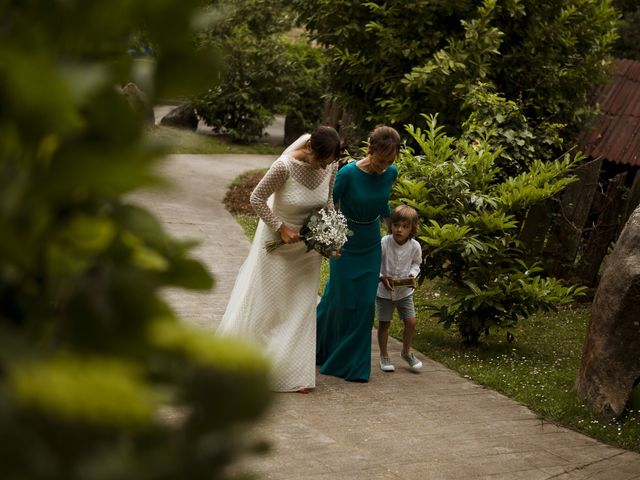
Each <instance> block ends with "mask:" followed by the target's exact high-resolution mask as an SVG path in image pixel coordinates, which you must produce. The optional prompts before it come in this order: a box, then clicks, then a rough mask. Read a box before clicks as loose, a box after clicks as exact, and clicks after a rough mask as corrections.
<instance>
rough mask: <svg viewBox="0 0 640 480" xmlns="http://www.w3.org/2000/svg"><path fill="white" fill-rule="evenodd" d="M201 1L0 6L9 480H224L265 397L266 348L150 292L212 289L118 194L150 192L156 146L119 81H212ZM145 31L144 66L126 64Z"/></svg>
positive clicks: (0, 205)
mask: <svg viewBox="0 0 640 480" xmlns="http://www.w3.org/2000/svg"><path fill="white" fill-rule="evenodd" d="M198 3H199V2H198V1H196V0H180V1H173V0H169V1H164V2H156V1H151V0H126V1H124V0H114V1H111V2H45V1H37V0H29V1H24V2H9V4H10V7H7V2H4V3H3V7H2V15H1V17H2V28H0V78H1V79H2V80H1V81H0V104H1V105H2V108H1V109H0V230H1V231H2V235H0V464H1V465H2V474H1V476H2V478H3V479H7V480H12V479H16V480H17V479H25V478H28V479H47V480H51V479H53V480H55V479H60V480H73V479H83V480H91V479H95V480H97V479H105V478H109V479H123V480H124V479H131V478H136V479H140V480H142V479H169V478H171V479H177V478H180V479H198V480H200V479H205V478H209V479H213V478H216V479H217V478H224V477H225V473H224V469H223V467H224V466H225V465H226V464H227V463H229V461H230V460H231V459H232V458H234V457H235V456H236V455H237V454H238V453H240V451H241V450H240V449H239V448H238V447H239V446H240V445H241V442H240V439H239V437H238V436H237V435H236V434H234V433H233V432H235V431H236V425H237V424H238V422H239V421H241V420H248V419H252V418H255V417H256V416H258V415H259V414H260V413H261V412H262V411H263V409H264V408H265V405H266V404H267V402H268V391H267V387H266V370H267V365H266V362H265V360H264V359H263V358H262V357H261V355H259V354H258V353H257V352H255V351H253V350H251V349H250V348H248V347H246V346H244V345H238V344H235V343H233V344H232V343H229V342H226V341H222V340H219V339H215V338H211V336H210V335H209V334H206V333H204V332H199V331H195V330H193V329H191V328H189V327H187V326H186V325H184V324H182V323H180V322H179V319H178V318H176V316H175V315H174V313H173V312H172V310H171V308H170V307H169V305H167V304H166V303H165V301H164V300H163V299H162V297H161V296H160V293H159V292H160V289H161V288H164V287H183V288H190V289H209V288H210V287H211V286H212V283H213V280H212V278H211V276H210V274H209V273H208V272H207V271H206V270H205V269H204V267H203V266H202V265H201V264H200V263H199V262H197V261H195V260H194V259H192V258H191V256H190V253H189V252H190V250H191V248H192V246H193V244H192V243H190V242H186V241H178V240H175V239H173V238H171V237H170V236H169V235H167V233H166V232H165V231H164V229H163V227H162V225H161V224H160V223H159V222H158V221H157V220H156V219H155V218H154V216H153V215H152V214H151V213H150V212H148V211H147V210H145V209H143V208H141V207H139V206H136V205H134V204H132V203H131V202H130V201H129V200H127V196H126V194H127V193H129V192H131V191H132V190H134V189H137V188H139V187H144V186H151V185H156V186H157V185H159V184H160V183H162V179H161V178H159V177H158V176H157V175H156V174H155V173H154V170H153V167H154V165H155V164H156V162H157V161H158V160H159V159H160V158H161V157H162V155H163V152H162V151H161V150H159V149H158V148H157V147H155V146H153V145H150V144H149V143H148V142H146V141H145V140H144V136H143V127H142V125H143V118H141V116H140V115H139V114H137V113H136V112H134V111H133V110H132V109H131V108H130V107H129V105H128V104H127V100H126V99H125V97H124V96H123V95H122V93H120V91H119V90H120V86H121V85H122V83H124V82H126V81H129V80H136V81H138V82H140V83H141V86H142V81H144V80H145V79H146V83H144V89H145V90H146V91H147V93H149V94H150V95H153V93H154V89H155V92H156V93H158V94H162V95H173V94H175V93H178V92H182V93H184V87H187V86H192V87H198V81H197V80H198V78H197V77H195V78H194V76H193V75H192V74H193V73H194V72H198V74H200V75H201V74H206V72H210V73H215V72H213V71H211V70H209V69H208V67H207V65H208V64H209V63H208V61H206V56H204V52H201V55H198V56H194V55H193V51H192V50H191V49H190V48H189V46H190V41H191V38H192V35H193V32H192V31H191V29H190V25H191V24H192V15H193V13H194V8H195V7H196V6H197V5H198ZM140 27H144V31H145V32H146V34H147V35H148V37H149V38H150V39H151V40H152V41H153V45H154V48H155V49H156V51H157V55H158V56H157V59H155V60H152V59H145V60H142V61H138V60H135V61H134V60H133V59H132V58H130V57H129V56H128V55H127V49H128V47H130V43H131V38H132V34H133V33H134V32H137V31H139V29H140ZM154 71H155V74H153V72H154ZM142 73H145V74H146V77H144V78H143V77H142V76H141V74H142Z"/></svg>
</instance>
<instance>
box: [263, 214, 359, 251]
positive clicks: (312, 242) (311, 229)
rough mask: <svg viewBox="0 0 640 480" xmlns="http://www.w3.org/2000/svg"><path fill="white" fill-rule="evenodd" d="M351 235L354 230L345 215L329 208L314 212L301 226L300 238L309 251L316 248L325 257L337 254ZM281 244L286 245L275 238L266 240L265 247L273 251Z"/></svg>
mask: <svg viewBox="0 0 640 480" xmlns="http://www.w3.org/2000/svg"><path fill="white" fill-rule="evenodd" d="M351 235H353V232H352V231H351V230H349V228H348V227H347V219H346V218H345V217H344V215H342V213H340V212H338V211H336V210H330V209H328V208H320V209H318V210H316V211H314V212H312V213H311V214H310V215H309V216H308V217H307V218H306V220H305V221H304V224H303V225H302V228H300V238H302V240H303V241H304V243H305V245H306V246H307V252H309V251H311V250H315V251H316V252H318V253H319V254H320V255H322V256H323V257H332V256H335V255H337V254H338V252H339V251H340V249H341V248H342V246H343V245H344V244H345V243H346V241H347V238H348V237H349V236H351ZM280 245H284V242H283V241H282V240H273V241H270V242H266V243H265V248H266V250H267V252H272V251H274V250H275V249H276V248H278V247H279V246H280Z"/></svg>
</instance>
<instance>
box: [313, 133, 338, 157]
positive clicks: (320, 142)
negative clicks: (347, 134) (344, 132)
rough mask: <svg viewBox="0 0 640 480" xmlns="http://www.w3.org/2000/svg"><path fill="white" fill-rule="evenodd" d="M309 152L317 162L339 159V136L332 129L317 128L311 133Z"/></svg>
mask: <svg viewBox="0 0 640 480" xmlns="http://www.w3.org/2000/svg"><path fill="white" fill-rule="evenodd" d="M309 141H310V142H311V151H312V152H313V155H314V156H315V157H316V158H317V159H318V160H328V159H330V158H331V159H332V160H331V161H336V160H338V159H339V158H340V135H338V132H336V130H335V129H334V128H332V127H326V126H322V127H318V128H316V129H315V130H314V131H313V132H312V133H311V138H310V139H309Z"/></svg>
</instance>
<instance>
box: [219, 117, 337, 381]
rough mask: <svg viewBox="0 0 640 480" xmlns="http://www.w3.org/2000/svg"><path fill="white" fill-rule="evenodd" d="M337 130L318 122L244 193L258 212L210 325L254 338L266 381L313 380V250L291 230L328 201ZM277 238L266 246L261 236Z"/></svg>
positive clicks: (316, 267) (316, 265) (316, 272)
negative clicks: (267, 366)
mask: <svg viewBox="0 0 640 480" xmlns="http://www.w3.org/2000/svg"><path fill="white" fill-rule="evenodd" d="M339 153H340V138H339V136H338V133H337V132H336V131H335V130H334V129H333V128H331V127H319V128H317V129H316V130H315V131H314V132H313V133H312V134H311V135H309V134H306V135H303V136H302V137H300V138H299V139H298V140H296V141H295V142H294V143H293V144H292V145H291V146H289V147H288V148H287V149H286V150H285V151H284V153H283V154H282V155H281V156H280V157H279V158H278V159H277V160H276V161H275V162H274V163H273V164H272V165H271V167H270V168H269V170H268V171H267V173H266V174H265V176H264V177H263V179H262V180H261V181H260V183H259V184H258V185H257V186H256V188H255V190H254V191H253V193H252V194H251V205H252V206H253V208H254V209H255V210H256V213H257V214H258V215H259V216H260V221H259V222H258V228H257V229H256V234H255V237H254V239H253V244H252V245H251V250H250V252H249V256H248V257H247V259H246V260H245V262H244V264H243V265H242V267H241V268H240V271H239V273H238V277H237V278H236V283H235V285H234V287H233V292H232V293H231V297H230V299H229V303H228V304H227V309H226V311H225V313H224V316H223V318H222V322H221V323H220V326H219V328H218V331H217V333H218V334H221V335H225V336H235V337H238V338H241V339H242V340H246V341H252V342H255V343H257V344H259V345H260V346H261V347H262V348H263V351H264V353H265V355H266V356H267V358H268V360H269V361H270V363H271V377H270V382H271V389H272V390H273V391H276V392H291V391H306V390H307V389H310V388H314V387H315V373H316V369H315V355H316V347H315V344H316V304H317V299H318V286H319V282H320V263H321V260H322V259H321V257H320V255H319V254H318V253H316V252H315V251H310V252H306V247H305V244H304V242H302V241H300V237H299V234H298V231H299V230H300V227H301V226H302V223H303V222H304V220H305V219H306V217H307V216H308V215H309V213H311V211H312V210H314V209H316V208H320V207H323V206H328V207H329V208H333V201H332V195H331V194H332V190H333V182H334V180H335V176H336V172H337V162H335V160H337V158H338V156H339ZM276 239H282V240H283V241H284V242H285V245H282V246H280V247H278V248H277V249H276V250H274V251H272V252H270V253H267V251H266V250H265V247H264V246H265V243H266V242H267V241H271V240H276Z"/></svg>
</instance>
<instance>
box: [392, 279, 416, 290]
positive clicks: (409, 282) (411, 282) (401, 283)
mask: <svg viewBox="0 0 640 480" xmlns="http://www.w3.org/2000/svg"><path fill="white" fill-rule="evenodd" d="M391 285H393V286H394V287H413V288H416V279H415V277H394V278H392V279H391Z"/></svg>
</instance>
